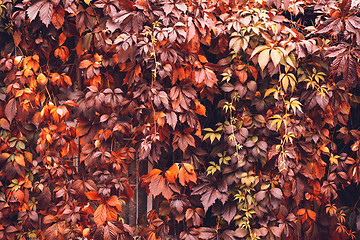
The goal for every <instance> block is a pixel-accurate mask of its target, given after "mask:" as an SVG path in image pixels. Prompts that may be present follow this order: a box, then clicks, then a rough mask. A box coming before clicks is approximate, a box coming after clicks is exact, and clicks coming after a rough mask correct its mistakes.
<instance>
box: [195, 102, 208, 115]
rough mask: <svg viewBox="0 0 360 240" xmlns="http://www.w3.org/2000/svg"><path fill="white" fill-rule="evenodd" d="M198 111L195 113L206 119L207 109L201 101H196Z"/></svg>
mask: <svg viewBox="0 0 360 240" xmlns="http://www.w3.org/2000/svg"><path fill="white" fill-rule="evenodd" d="M195 105H196V110H195V112H196V113H197V114H200V115H203V116H205V117H206V108H205V106H204V105H202V104H201V103H200V102H199V101H195Z"/></svg>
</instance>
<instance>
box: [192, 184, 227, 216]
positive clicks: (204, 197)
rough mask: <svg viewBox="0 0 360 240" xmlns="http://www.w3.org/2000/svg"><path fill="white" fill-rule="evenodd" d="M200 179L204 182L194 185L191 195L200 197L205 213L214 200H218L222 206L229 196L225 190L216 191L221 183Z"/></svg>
mask: <svg viewBox="0 0 360 240" xmlns="http://www.w3.org/2000/svg"><path fill="white" fill-rule="evenodd" d="M201 179H202V180H203V181H204V182H203V183H201V184H199V185H196V186H195V187H194V188H193V190H192V193H191V195H200V196H201V203H202V205H203V206H204V210H205V212H207V210H208V209H209V208H210V207H211V206H212V205H213V204H214V203H215V201H216V200H220V201H221V202H222V203H223V204H225V202H226V201H227V199H228V197H229V195H228V194H227V192H226V191H227V189H221V191H220V190H219V189H218V187H219V185H220V184H221V181H218V180H215V179H214V178H210V177H201ZM218 184H219V185H218ZM220 188H221V187H220Z"/></svg>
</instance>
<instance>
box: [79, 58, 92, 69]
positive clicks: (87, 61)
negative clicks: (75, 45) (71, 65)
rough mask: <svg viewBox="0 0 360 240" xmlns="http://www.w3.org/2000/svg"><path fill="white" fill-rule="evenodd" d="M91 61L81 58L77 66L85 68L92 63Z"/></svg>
mask: <svg viewBox="0 0 360 240" xmlns="http://www.w3.org/2000/svg"><path fill="white" fill-rule="evenodd" d="M92 64H93V63H92V62H91V61H90V60H83V61H81V63H80V64H79V68H87V67H89V66H90V65H92Z"/></svg>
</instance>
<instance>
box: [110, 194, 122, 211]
mask: <svg viewBox="0 0 360 240" xmlns="http://www.w3.org/2000/svg"><path fill="white" fill-rule="evenodd" d="M106 203H107V204H108V205H110V206H112V207H116V208H117V210H119V211H122V208H121V204H120V201H119V198H118V197H117V196H115V195H112V196H111V197H109V198H108V199H106Z"/></svg>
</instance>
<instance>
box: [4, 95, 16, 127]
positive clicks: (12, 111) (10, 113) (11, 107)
mask: <svg viewBox="0 0 360 240" xmlns="http://www.w3.org/2000/svg"><path fill="white" fill-rule="evenodd" d="M16 112H17V102H16V100H15V99H14V98H12V99H10V101H9V102H8V103H7V104H6V107H5V116H6V118H7V119H8V120H9V122H10V123H11V122H12V120H13V119H14V117H15V116H16Z"/></svg>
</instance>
